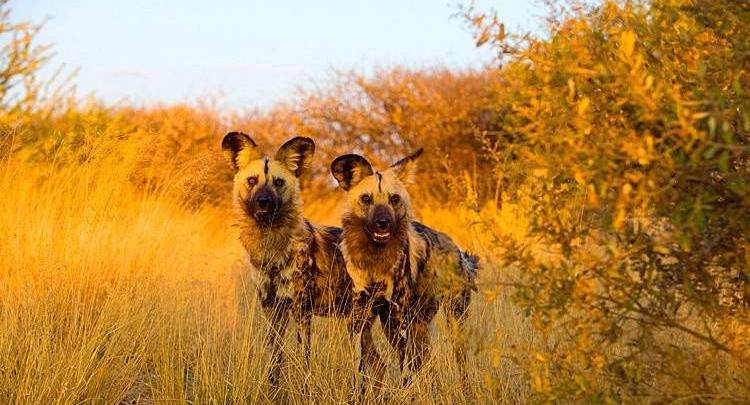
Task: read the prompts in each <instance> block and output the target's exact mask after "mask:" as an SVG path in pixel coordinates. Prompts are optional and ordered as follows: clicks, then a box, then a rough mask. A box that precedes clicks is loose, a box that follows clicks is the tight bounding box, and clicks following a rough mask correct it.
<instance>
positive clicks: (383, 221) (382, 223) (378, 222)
mask: <svg viewBox="0 0 750 405" xmlns="http://www.w3.org/2000/svg"><path fill="white" fill-rule="evenodd" d="M374 222H375V227H376V228H378V229H379V230H381V231H387V230H388V229H389V228H390V227H391V220H390V218H377V219H375V221H374Z"/></svg>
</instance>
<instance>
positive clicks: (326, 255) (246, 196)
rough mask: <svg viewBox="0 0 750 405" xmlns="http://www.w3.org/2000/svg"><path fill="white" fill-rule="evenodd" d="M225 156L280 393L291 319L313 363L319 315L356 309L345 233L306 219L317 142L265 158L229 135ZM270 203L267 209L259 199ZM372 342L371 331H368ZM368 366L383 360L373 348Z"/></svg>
mask: <svg viewBox="0 0 750 405" xmlns="http://www.w3.org/2000/svg"><path fill="white" fill-rule="evenodd" d="M222 149H223V151H224V154H225V156H226V158H227V160H228V162H229V164H230V166H231V167H232V168H234V170H235V173H236V174H235V177H234V190H233V200H234V201H233V202H234V210H235V212H234V217H235V221H236V224H237V226H238V227H239V230H240V240H241V242H242V244H243V246H244V247H245V250H246V251H247V254H248V259H249V262H250V263H251V264H252V268H248V269H245V271H247V272H249V273H251V276H250V277H246V278H252V279H255V280H256V284H257V287H258V295H259V298H260V302H261V306H262V308H263V310H264V313H265V315H266V318H267V319H268V321H269V331H268V333H267V336H268V340H267V344H268V347H269V351H270V353H271V367H270V379H271V383H272V384H273V385H274V386H275V385H276V384H277V383H278V380H279V378H280V372H281V363H282V361H283V356H282V352H281V340H282V338H283V336H284V333H285V331H286V325H287V323H288V319H289V317H290V316H291V317H293V318H294V319H295V321H296V323H297V332H298V339H299V341H300V343H302V344H303V346H304V351H305V356H306V361H307V362H308V364H309V357H310V321H311V317H312V315H319V316H347V315H349V314H350V313H351V308H352V288H351V279H350V277H349V275H348V274H347V273H346V271H345V267H344V261H343V256H342V255H341V252H340V249H339V242H340V236H341V232H342V231H341V228H335V227H327V226H317V225H314V224H312V223H310V222H309V221H307V220H306V219H305V218H304V217H303V215H302V209H301V207H302V200H301V198H300V190H299V182H298V176H300V175H301V174H302V173H303V172H304V169H305V168H306V167H307V166H308V165H309V163H310V160H311V158H312V155H313V153H314V143H313V141H312V140H310V139H308V138H300V137H297V138H293V139H291V140H290V141H288V142H287V143H286V144H284V145H283V146H282V147H281V148H280V149H279V151H278V152H277V153H276V155H275V156H274V157H273V158H268V157H264V156H262V155H261V154H260V152H258V150H257V148H256V145H255V143H254V142H253V141H252V140H251V139H250V137H248V136H247V135H245V134H242V133H237V132H232V133H229V134H227V135H226V136H225V138H224V140H223V142H222ZM261 197H263V198H265V199H266V201H264V202H263V206H262V207H261V204H260V203H259V199H260V198H261ZM366 332H367V336H368V338H369V336H370V333H371V331H370V330H369V329H368V330H367V331H366ZM363 350H365V351H367V352H368V355H369V358H368V361H369V362H372V363H373V364H377V363H378V362H379V361H380V360H379V357H378V356H377V352H375V351H374V347H372V348H371V347H370V346H367V347H364V345H363Z"/></svg>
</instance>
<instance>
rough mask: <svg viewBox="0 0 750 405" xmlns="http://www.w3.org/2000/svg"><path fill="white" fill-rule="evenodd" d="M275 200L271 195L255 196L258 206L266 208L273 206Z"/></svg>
mask: <svg viewBox="0 0 750 405" xmlns="http://www.w3.org/2000/svg"><path fill="white" fill-rule="evenodd" d="M272 202H273V200H272V199H271V196H269V195H259V196H257V197H255V203H256V204H257V205H258V208H261V209H266V208H268V207H270V206H271V203H272Z"/></svg>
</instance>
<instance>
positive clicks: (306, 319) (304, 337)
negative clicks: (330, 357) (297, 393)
mask: <svg viewBox="0 0 750 405" xmlns="http://www.w3.org/2000/svg"><path fill="white" fill-rule="evenodd" d="M295 321H296V323H297V342H298V343H299V344H300V346H302V352H303V354H304V356H305V369H304V370H303V372H304V374H305V376H304V381H303V385H302V393H303V395H304V396H305V397H309V396H310V387H309V380H310V376H311V373H310V352H311V350H310V335H311V331H310V329H311V326H310V324H311V323H312V314H311V313H310V312H309V311H297V313H296V316H295Z"/></svg>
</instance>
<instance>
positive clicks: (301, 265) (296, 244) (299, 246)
mask: <svg viewBox="0 0 750 405" xmlns="http://www.w3.org/2000/svg"><path fill="white" fill-rule="evenodd" d="M262 257H263V259H264V260H263V261H260V260H257V261H256V260H252V259H251V261H253V265H254V267H255V270H256V278H257V285H258V295H259V297H260V299H261V303H262V305H263V306H272V305H277V304H279V303H280V302H284V301H290V302H295V301H297V300H298V299H299V297H301V296H302V295H303V293H304V291H305V286H306V285H308V283H309V280H307V278H308V277H309V271H307V270H308V269H309V268H310V267H311V264H312V260H313V258H312V255H311V253H310V249H309V243H308V242H307V241H305V240H304V238H294V239H292V240H291V241H289V244H288V246H287V249H285V250H284V251H283V252H277V255H264V256H262Z"/></svg>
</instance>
